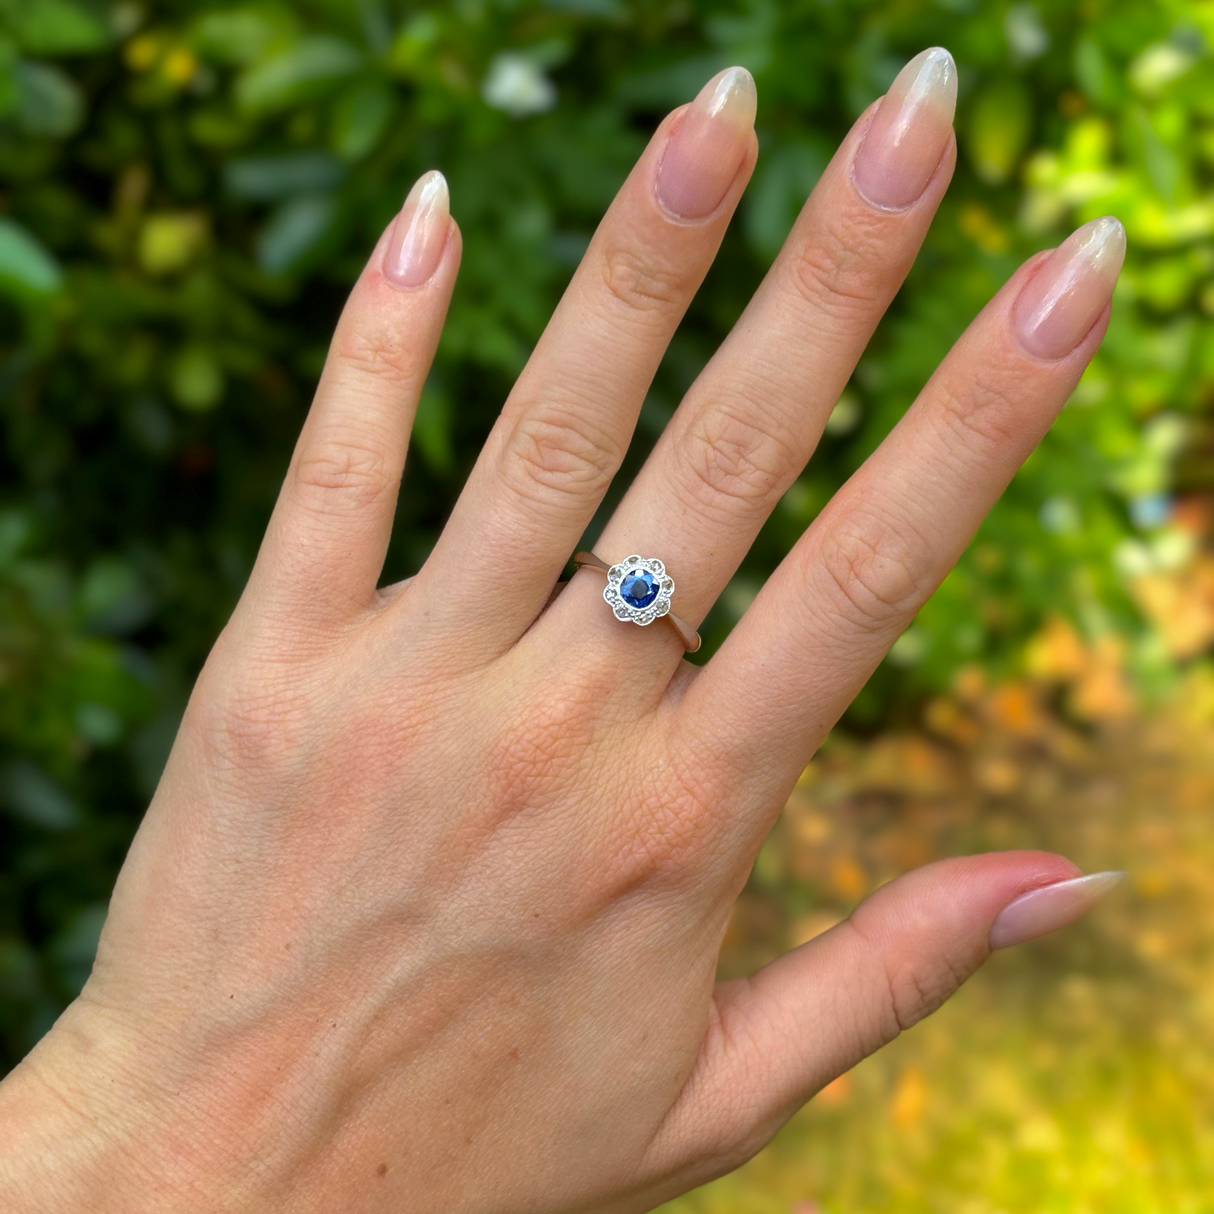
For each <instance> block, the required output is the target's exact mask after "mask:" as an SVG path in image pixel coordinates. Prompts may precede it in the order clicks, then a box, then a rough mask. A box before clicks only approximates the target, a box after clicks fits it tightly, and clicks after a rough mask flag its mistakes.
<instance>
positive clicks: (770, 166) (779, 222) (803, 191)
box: [743, 139, 829, 260]
mask: <svg viewBox="0 0 1214 1214" xmlns="http://www.w3.org/2000/svg"><path fill="white" fill-rule="evenodd" d="M828 159H829V153H828V152H827V150H826V148H825V147H824V146H823V145H822V144H821V143H819V142H815V141H812V140H809V139H804V140H795V141H788V142H784V143H781V144H778V145H777V146H776V147H775V149H773V151H772V152H771V153H770V154H769V155H768V156H766V157H765V158H764V159H763V160H761V161H760V163H759V168H758V170H757V172H756V173H755V177H754V181H753V182H752V183H751V186H750V189H749V190H748V191H747V193H746V210H745V213H744V215H743V224H744V228H745V231H746V239H747V240H748V241H749V243H750V245H751V247H752V248H753V249H754V250H755V251H756V252H757V253H759V254H760V255H761V256H762V257H764V258H765V259H767V260H771V259H772V258H774V257H775V255H776V254H777V253H778V252H779V251H780V246H781V245H782V244H783V243H784V238H785V237H786V236H787V235H788V233H789V230H790V229H791V227H792V225H793V221H794V220H795V219H796V217H797V214H798V212H799V211H800V210H801V207H802V206H803V205H804V203H805V199H806V198H808V197H809V192H810V190H812V189H813V188H814V185H815V184H816V183H817V180H818V178H819V177H821V176H822V170H823V169H824V168H825V167H826V162H827V160H828Z"/></svg>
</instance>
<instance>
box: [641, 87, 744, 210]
mask: <svg viewBox="0 0 1214 1214" xmlns="http://www.w3.org/2000/svg"><path fill="white" fill-rule="evenodd" d="M757 103H758V93H757V92H756V90H755V82H754V77H753V76H752V75H751V74H750V73H749V72H748V71H747V70H746V69H745V68H744V67H731V68H726V69H725V71H723V72H720V73H718V74H717V75H716V76H714V77H713V78H712V79H711V80H710V81H709V82H708V83H707V84H706V85H705V86H704V87H703V88H702V89H701V90H700V92H699V95H698V96H697V97H696V99H695V100H694V101H693V102H692V103H691V105H689V106H688V107H687V109H686V111H685V112H684V114H683V116H682V117H681V118H680V119H679V121H678V125H677V126H676V127H675V128H674V130H673V132H671V135H670V141H669V142H668V143H667V144H666V151H665V153H664V154H663V156H662V163H661V165H660V166H659V167H658V181H657V195H658V201H659V202H660V203H661V204H662V206H664V207H665V208H666V210H668V211H669V212H670V213H671V214H672V215H674V216H676V217H677V218H679V219H703V218H704V217H705V216H706V215H711V214H712V212H713V211H715V210H716V209H717V207H718V206H720V205H721V200H722V199H723V198H724V197H725V193H726V191H727V190H728V189H729V186H730V183H731V182H732V181H733V179H734V178H735V177H736V176H737V175H738V169H739V168H741V167H742V161H743V160H744V159H745V158H746V151H747V148H748V147H749V145H750V138H751V132H752V131H753V130H754V125H755V107H756V105H757Z"/></svg>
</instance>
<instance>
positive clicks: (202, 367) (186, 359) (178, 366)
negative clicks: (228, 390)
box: [169, 345, 225, 413]
mask: <svg viewBox="0 0 1214 1214" xmlns="http://www.w3.org/2000/svg"><path fill="white" fill-rule="evenodd" d="M224 387H225V383H224V374H223V368H222V367H221V366H220V365H219V362H218V361H217V360H216V358H215V355H214V354H212V353H211V351H210V350H208V349H207V348H206V347H205V346H199V345H191V346H186V347H185V348H184V349H183V350H181V351H180V353H179V354H178V355H177V357H176V358H175V359H174V360H173V363H172V366H171V367H170V369H169V391H170V392H171V393H172V394H173V399H174V400H175V401H176V402H177V404H178V405H180V406H181V408H183V409H184V410H186V412H188V413H206V412H209V411H210V410H211V409H214V408H215V406H216V405H217V404H219V402H220V401H221V400H222V399H223V391H224Z"/></svg>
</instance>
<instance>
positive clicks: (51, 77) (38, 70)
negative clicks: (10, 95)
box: [13, 60, 84, 139]
mask: <svg viewBox="0 0 1214 1214" xmlns="http://www.w3.org/2000/svg"><path fill="white" fill-rule="evenodd" d="M13 76H14V80H15V82H16V85H17V90H18V93H17V121H18V122H19V123H20V124H21V126H22V128H23V129H24V130H25V132H26V134H28V135H43V136H46V137H48V138H51V139H63V138H66V137H67V136H68V135H71V134H72V133H73V132H75V131H76V129H77V128H78V127H79V126H80V123H81V120H82V119H83V117H84V94H83V93H82V92H81V91H80V89H79V87H78V86H77V85H76V83H75V82H74V81H73V80H72V79H71V77H70V76H68V75H67V73H66V72H63V71H61V70H60V69H59V68H57V67H54V66H52V65H51V64H49V63H34V62H30V61H28V60H27V61H25V62H22V63H18V64H17V65H16V66H15V67H14V69H13Z"/></svg>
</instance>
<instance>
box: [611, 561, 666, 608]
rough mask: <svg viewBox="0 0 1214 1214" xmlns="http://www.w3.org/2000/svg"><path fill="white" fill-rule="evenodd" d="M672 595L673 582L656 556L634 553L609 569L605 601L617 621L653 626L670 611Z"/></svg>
mask: <svg viewBox="0 0 1214 1214" xmlns="http://www.w3.org/2000/svg"><path fill="white" fill-rule="evenodd" d="M672 594H674V581H673V579H672V578H670V577H669V576H667V573H666V566H665V565H663V564H662V562H661V561H659V560H658V559H657V558H656V557H646V556H638V555H636V554H635V553H634V554H633V555H632V556H628V557H625V558H624V559H623V560H622V561H620V562H619V563H618V564H615V565H612V566H611V568H610V569H608V570H607V585H606V586H605V587H604V588H603V598H604V599H606V600H607V603H608V605H609V606H610V607H611V610H612V611H613V612H615V618H616V619H617V620H631V621H632V623H634V624H641V625H645V624H652V623H653V621H654V620H660V619H661V618H662V616H664V615H666V614H667V613H668V612H669V611H670V596H671V595H672Z"/></svg>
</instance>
